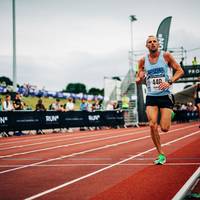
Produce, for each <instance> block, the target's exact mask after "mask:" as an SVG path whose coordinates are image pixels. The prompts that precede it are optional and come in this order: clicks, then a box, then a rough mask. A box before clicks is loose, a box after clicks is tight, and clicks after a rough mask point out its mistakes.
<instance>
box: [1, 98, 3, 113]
mask: <svg viewBox="0 0 200 200" xmlns="http://www.w3.org/2000/svg"><path fill="white" fill-rule="evenodd" d="M2 110H3V106H2V99H1V98H0V111H2Z"/></svg>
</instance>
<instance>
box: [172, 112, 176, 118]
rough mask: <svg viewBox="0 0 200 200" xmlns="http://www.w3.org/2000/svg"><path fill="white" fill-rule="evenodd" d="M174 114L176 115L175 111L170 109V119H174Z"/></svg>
mask: <svg viewBox="0 0 200 200" xmlns="http://www.w3.org/2000/svg"><path fill="white" fill-rule="evenodd" d="M175 115H176V113H175V112H174V111H172V112H171V120H173V119H174V117H175Z"/></svg>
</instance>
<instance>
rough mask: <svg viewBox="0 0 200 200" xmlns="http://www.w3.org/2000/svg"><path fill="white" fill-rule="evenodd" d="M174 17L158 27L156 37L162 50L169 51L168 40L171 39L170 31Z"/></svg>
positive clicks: (166, 19) (165, 20)
mask: <svg viewBox="0 0 200 200" xmlns="http://www.w3.org/2000/svg"><path fill="white" fill-rule="evenodd" d="M171 19H172V17H171V16H170V17H167V18H165V19H164V20H163V21H162V22H161V23H160V26H159V27H158V31H157V34H156V37H157V38H158V41H159V43H160V50H163V51H167V46H168V39H169V29H170V24H171Z"/></svg>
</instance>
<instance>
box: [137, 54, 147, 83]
mask: <svg viewBox="0 0 200 200" xmlns="http://www.w3.org/2000/svg"><path fill="white" fill-rule="evenodd" d="M144 78H145V71H144V57H143V58H141V59H140V60H139V61H138V72H137V75H136V79H135V82H136V83H137V84H140V83H142V81H143V80H144Z"/></svg>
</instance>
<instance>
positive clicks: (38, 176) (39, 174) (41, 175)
mask: <svg viewBox="0 0 200 200" xmlns="http://www.w3.org/2000/svg"><path fill="white" fill-rule="evenodd" d="M179 134H180V133H179ZM169 135H170V137H171V136H173V135H172V134H169ZM180 135H181V134H180ZM174 136H175V135H174ZM150 141H151V139H150V138H149V139H148V140H146V142H145V143H143V144H138V142H137V144H138V146H137V145H136V146H135V148H136V149H134V148H133V146H131V145H128V144H127V145H125V146H124V145H123V148H121V147H120V149H121V150H120V152H122V154H121V153H118V154H119V155H116V152H119V151H118V150H117V149H118V148H119V146H115V148H109V149H104V150H106V151H99V154H98V155H96V152H95V155H94V156H96V157H99V158H100V156H104V158H105V155H108V154H109V155H110V156H111V158H112V160H106V161H107V162H108V161H109V162H111V163H113V161H119V160H120V159H124V157H126V158H127V154H126V155H124V154H123V153H124V152H132V153H133V152H137V151H140V150H141V149H139V150H138V148H139V146H141V147H140V148H142V149H143V148H144V146H145V147H147V146H146V145H147V144H148V143H151V142H150ZM151 146H153V145H152V144H151ZM108 150H109V151H108ZM91 155H92V154H91V153H90V154H89V155H88V156H89V158H90V157H91ZM128 155H130V154H128ZM115 156H116V157H115ZM117 156H120V157H117ZM76 157H77V156H76ZM84 157H85V155H84ZM79 158H80V157H79ZM59 161H61V162H63V161H66V160H65V159H63V160H59ZM74 161H76V162H77V161H78V160H73V162H74ZM79 161H80V160H79ZM87 161H90V162H91V161H92V160H87ZM87 161H86V160H83V159H82V162H83V163H84V162H87ZM99 161H105V160H96V161H95V162H97V163H99ZM70 162H72V160H70ZM93 167H94V166H93ZM93 167H92V168H91V166H90V168H89V169H85V166H82V169H80V166H77V167H76V168H74V166H73V167H72V168H71V169H69V167H68V169H67V170H66V169H62V170H60V169H58V170H56V169H54V168H52V169H51V170H50V169H49V168H48V167H47V168H45V169H44V170H42V171H41V169H35V167H34V168H32V167H31V168H30V169H26V170H25V171H24V170H23V171H22V172H17V173H14V174H13V173H12V175H11V176H10V178H8V176H5V177H6V179H10V181H11V180H13V178H14V177H16V179H19V178H17V177H18V176H20V175H21V174H32V176H33V177H34V179H33V180H32V181H33V183H30V181H29V180H27V181H25V182H26V183H27V184H26V185H27V186H29V187H30V188H32V187H34V188H36V186H35V181H36V180H38V181H37V182H40V181H41V182H42V181H43V183H42V184H44V185H42V186H41V185H39V187H38V189H39V190H41V189H42V188H43V187H44V189H45V188H47V186H52V184H53V183H55V182H56V181H55V180H56V179H59V182H60V183H62V181H63V180H66V179H67V176H64V177H63V176H62V175H63V174H64V175H66V174H67V173H69V174H70V173H71V174H72V175H73V176H74V177H76V176H77V175H78V174H77V170H78V171H80V172H81V173H80V175H81V174H84V173H87V172H91V171H92V170H95V169H98V168H96V166H95V167H94V168H93ZM100 167H102V166H100ZM143 167H145V166H143ZM125 169H126V171H125V172H123V173H124V174H126V176H123V178H125V177H127V176H130V173H131V172H132V171H133V169H134V171H137V169H136V167H135V166H134V168H133V166H130V168H128V170H127V166H126V167H125ZM138 170H141V168H140V166H138ZM30 171H32V172H31V173H30ZM123 171H124V170H123ZM27 172H28V173H27ZM45 172H48V174H51V175H53V176H56V177H52V178H50V181H49V182H51V179H53V180H54V181H53V183H51V184H50V183H48V184H49V185H48V184H46V183H47V182H48V180H49V177H48V176H47V175H46V173H45ZM110 173H112V172H110ZM67 175H68V174H67ZM80 175H79V176H80ZM107 175H109V174H107ZM116 176H117V175H116ZM68 178H69V180H70V178H73V177H71V176H69V177H68ZM4 180H5V179H4ZM34 180H35V181H34ZM45 180H46V181H45ZM23 181H24V180H23ZM57 181H58V180H57ZM8 182H9V181H8ZM20 183H21V184H22V183H23V182H20V181H18V183H17V185H20ZM72 190H73V189H72ZM27 192H28V191H27Z"/></svg>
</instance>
